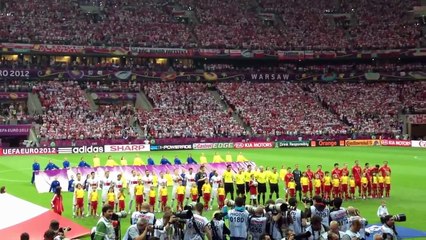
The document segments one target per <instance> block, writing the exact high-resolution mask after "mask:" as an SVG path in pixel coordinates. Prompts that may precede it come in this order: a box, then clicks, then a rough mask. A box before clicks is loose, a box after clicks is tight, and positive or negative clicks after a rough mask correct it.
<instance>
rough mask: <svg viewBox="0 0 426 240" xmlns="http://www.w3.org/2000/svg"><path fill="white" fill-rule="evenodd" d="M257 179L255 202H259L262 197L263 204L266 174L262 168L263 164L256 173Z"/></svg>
mask: <svg viewBox="0 0 426 240" xmlns="http://www.w3.org/2000/svg"><path fill="white" fill-rule="evenodd" d="M256 181H257V191H258V195H257V203H258V204H260V198H262V202H263V205H265V195H266V181H267V176H266V172H265V171H264V169H263V166H260V167H259V173H257V175H256Z"/></svg>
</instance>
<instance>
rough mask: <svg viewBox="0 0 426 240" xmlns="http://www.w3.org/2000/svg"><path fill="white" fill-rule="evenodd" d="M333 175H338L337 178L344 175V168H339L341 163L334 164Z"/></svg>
mask: <svg viewBox="0 0 426 240" xmlns="http://www.w3.org/2000/svg"><path fill="white" fill-rule="evenodd" d="M331 176H333V177H334V176H337V178H339V179H340V177H341V176H342V170H340V169H339V164H338V163H335V164H334V169H333V171H331Z"/></svg>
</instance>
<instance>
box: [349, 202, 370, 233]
mask: <svg viewBox="0 0 426 240" xmlns="http://www.w3.org/2000/svg"><path fill="white" fill-rule="evenodd" d="M347 212H348V225H347V229H349V228H350V226H351V225H352V221H354V220H357V219H358V220H359V221H360V222H361V229H360V230H359V234H360V235H361V239H366V237H368V235H369V233H368V232H366V231H365V228H366V226H367V224H368V221H367V219H365V218H363V217H361V214H360V212H359V210H358V209H356V208H354V207H352V206H349V207H348V209H347Z"/></svg>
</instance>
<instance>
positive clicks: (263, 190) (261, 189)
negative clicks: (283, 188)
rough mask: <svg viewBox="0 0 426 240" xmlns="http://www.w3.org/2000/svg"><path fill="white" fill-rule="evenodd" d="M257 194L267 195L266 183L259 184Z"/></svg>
mask: <svg viewBox="0 0 426 240" xmlns="http://www.w3.org/2000/svg"><path fill="white" fill-rule="evenodd" d="M257 192H258V193H266V183H258V184H257Z"/></svg>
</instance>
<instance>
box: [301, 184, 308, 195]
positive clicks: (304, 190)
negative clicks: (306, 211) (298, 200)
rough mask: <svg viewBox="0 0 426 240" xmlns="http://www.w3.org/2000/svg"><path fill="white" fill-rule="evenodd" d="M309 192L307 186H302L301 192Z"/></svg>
mask: <svg viewBox="0 0 426 240" xmlns="http://www.w3.org/2000/svg"><path fill="white" fill-rule="evenodd" d="M308 191H309V185H302V192H303V193H307V192H308Z"/></svg>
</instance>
